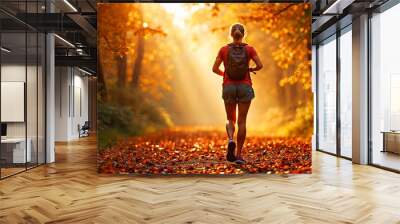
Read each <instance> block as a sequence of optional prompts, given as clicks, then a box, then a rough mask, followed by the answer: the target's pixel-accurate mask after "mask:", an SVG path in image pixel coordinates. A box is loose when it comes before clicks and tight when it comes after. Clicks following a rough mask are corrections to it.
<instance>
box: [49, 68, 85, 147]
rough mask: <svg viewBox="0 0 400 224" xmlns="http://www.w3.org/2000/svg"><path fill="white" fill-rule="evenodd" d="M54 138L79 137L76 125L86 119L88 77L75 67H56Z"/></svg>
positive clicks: (59, 139)
mask: <svg viewBox="0 0 400 224" xmlns="http://www.w3.org/2000/svg"><path fill="white" fill-rule="evenodd" d="M55 85H56V92H55V123H56V131H55V140H56V141H70V140H73V139H77V138H79V132H78V125H81V126H82V125H83V124H84V123H85V121H87V120H88V77H86V76H84V74H83V73H82V72H80V71H79V70H78V69H76V68H72V67H56V84H55Z"/></svg>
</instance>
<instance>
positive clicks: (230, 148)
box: [98, 3, 314, 175]
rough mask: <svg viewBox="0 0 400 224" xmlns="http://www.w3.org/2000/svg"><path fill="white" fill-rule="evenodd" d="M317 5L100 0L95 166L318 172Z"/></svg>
mask: <svg viewBox="0 0 400 224" xmlns="http://www.w3.org/2000/svg"><path fill="white" fill-rule="evenodd" d="M310 29H311V5H310V4H308V3H290V4H289V3H279V4H278V3H240V4H239V3H238V4H226V3H105V4H99V5H98V46H99V47H98V49H99V60H98V63H99V64H98V70H99V74H98V113H99V127H98V147H99V149H98V171H99V172H100V173H109V174H145V175H147V174H218V175H222V174H247V173H268V174H271V173H273V174H287V173H290V174H296V173H311V161H312V160H311V135H312V132H313V110H314V109H313V99H312V96H313V95H312V91H311V32H310Z"/></svg>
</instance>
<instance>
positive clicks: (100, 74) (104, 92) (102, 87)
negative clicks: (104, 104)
mask: <svg viewBox="0 0 400 224" xmlns="http://www.w3.org/2000/svg"><path fill="white" fill-rule="evenodd" d="M97 77H98V83H99V87H98V89H99V93H100V100H101V101H103V100H105V99H106V98H107V88H106V82H105V80H104V74H103V65H102V63H101V62H99V66H98V71H97Z"/></svg>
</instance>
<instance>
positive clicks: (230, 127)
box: [225, 102, 236, 140]
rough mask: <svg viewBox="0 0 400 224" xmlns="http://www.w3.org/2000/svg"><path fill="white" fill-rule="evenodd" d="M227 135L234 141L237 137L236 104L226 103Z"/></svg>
mask: <svg viewBox="0 0 400 224" xmlns="http://www.w3.org/2000/svg"><path fill="white" fill-rule="evenodd" d="M225 111H226V118H227V121H226V133H227V134H228V138H229V140H232V139H233V137H234V135H235V124H236V103H226V102H225Z"/></svg>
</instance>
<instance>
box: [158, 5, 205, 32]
mask: <svg viewBox="0 0 400 224" xmlns="http://www.w3.org/2000/svg"><path fill="white" fill-rule="evenodd" d="M160 5H161V7H163V8H164V9H165V11H167V12H168V13H170V14H172V15H173V16H174V19H173V24H174V25H175V26H177V27H179V28H181V29H184V28H185V26H186V23H185V21H186V19H188V18H189V17H190V16H191V14H193V13H194V12H195V11H197V10H199V9H201V8H203V7H204V3H199V4H196V5H192V6H188V5H187V3H160Z"/></svg>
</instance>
